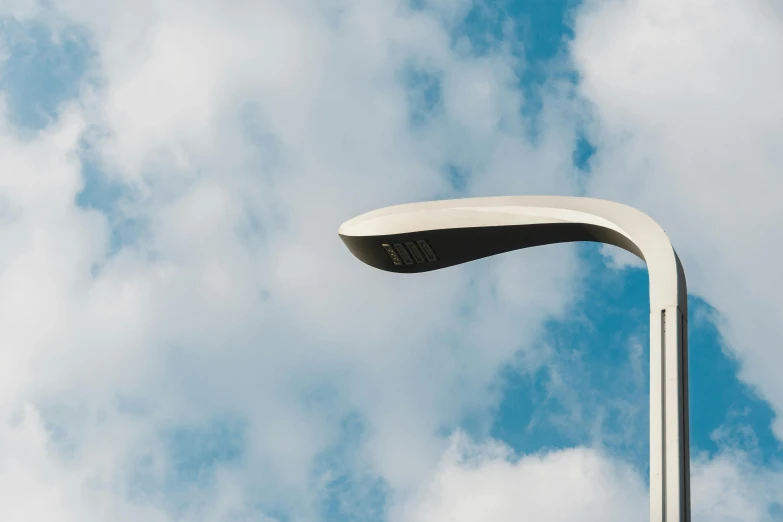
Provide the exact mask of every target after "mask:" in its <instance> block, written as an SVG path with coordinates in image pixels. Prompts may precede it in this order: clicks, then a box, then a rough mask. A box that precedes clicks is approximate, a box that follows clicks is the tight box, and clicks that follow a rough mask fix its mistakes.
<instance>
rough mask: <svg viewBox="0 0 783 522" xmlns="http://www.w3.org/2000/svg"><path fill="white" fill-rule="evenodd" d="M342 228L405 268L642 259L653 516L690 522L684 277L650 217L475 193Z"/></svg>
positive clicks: (612, 207) (362, 254)
mask: <svg viewBox="0 0 783 522" xmlns="http://www.w3.org/2000/svg"><path fill="white" fill-rule="evenodd" d="M339 235H340V238H341V239H342V240H343V242H344V243H345V245H346V246H347V247H348V248H349V250H350V251H351V252H352V253H353V254H354V255H355V256H356V257H357V258H359V259H360V260H362V261H363V262H365V263H366V264H368V265H370V266H373V267H375V268H379V269H381V270H386V271H390V272H398V273H417V272H426V271H431V270H437V269H440V268H445V267H448V266H453V265H457V264H460V263H466V262H469V261H472V260H474V259H479V258H483V257H487V256H491V255H495V254H500V253H503V252H509V251H511V250H517V249H520V248H529V247H533V246H539V245H547V244H553V243H567V242H574V241H593V242H600V243H608V244H611V245H615V246H618V247H620V248H623V249H625V250H627V251H629V252H631V253H633V254H635V255H636V256H638V257H640V258H641V259H643V260H644V261H645V262H646V264H647V269H648V272H649V276H650V520H651V522H690V455H689V431H688V422H689V416H688V348H687V330H688V329H687V324H688V322H687V316H688V311H687V289H686V285H685V274H684V272H683V270H682V266H681V264H680V261H679V259H678V257H677V254H676V252H675V251H674V249H673V248H672V245H671V242H670V241H669V238H668V236H667V235H666V233H665V232H664V231H663V229H662V228H661V227H660V226H659V225H658V224H657V223H656V222H655V221H653V220H652V219H651V218H650V217H649V216H647V215H646V214H644V213H642V212H640V211H638V210H636V209H634V208H631V207H628V206H626V205H622V204H619V203H615V202H611V201H603V200H597V199H589V198H574V197H561V196H516V197H494V198H470V199H458V200H444V201H431V202H425V203H411V204H407V205H398V206H394V207H387V208H383V209H380V210H376V211H373V212H369V213H367V214H363V215H361V216H358V217H356V218H354V219H351V220H349V221H346V222H345V223H343V225H342V226H341V227H340V230H339ZM406 245H407V246H406ZM411 245H414V246H411ZM427 248H428V249H429V252H427V253H424V249H427ZM417 254H418V255H417ZM422 254H423V255H422ZM425 256H426V259H422V258H423V257H425Z"/></svg>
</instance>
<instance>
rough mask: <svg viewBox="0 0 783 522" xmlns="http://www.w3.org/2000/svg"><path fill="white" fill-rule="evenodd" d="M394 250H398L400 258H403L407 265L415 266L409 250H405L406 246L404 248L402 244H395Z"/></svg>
mask: <svg viewBox="0 0 783 522" xmlns="http://www.w3.org/2000/svg"><path fill="white" fill-rule="evenodd" d="M394 248H395V249H396V250H397V253H398V254H400V257H402V260H403V261H404V262H405V264H406V265H412V264H413V259H411V255H410V254H409V253H408V251H407V250H405V247H404V246H402V245H401V244H400V243H394Z"/></svg>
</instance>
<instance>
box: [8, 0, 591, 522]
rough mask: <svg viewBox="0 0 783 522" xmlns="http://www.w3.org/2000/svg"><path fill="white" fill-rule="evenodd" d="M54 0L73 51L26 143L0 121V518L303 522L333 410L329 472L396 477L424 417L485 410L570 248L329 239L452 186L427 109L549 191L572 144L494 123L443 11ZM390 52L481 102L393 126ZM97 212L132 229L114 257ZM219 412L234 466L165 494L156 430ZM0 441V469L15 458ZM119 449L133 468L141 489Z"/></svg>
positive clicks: (496, 57) (499, 59) (395, 104)
mask: <svg viewBox="0 0 783 522" xmlns="http://www.w3.org/2000/svg"><path fill="white" fill-rule="evenodd" d="M53 5H54V7H55V10H54V11H51V10H47V9H44V8H41V9H42V10H41V11H40V12H38V13H37V15H36V16H38V19H40V20H42V21H44V22H46V23H48V24H50V25H51V26H52V27H53V28H54V30H59V29H61V28H62V27H67V26H69V25H73V26H76V27H78V28H79V29H80V30H81V31H83V32H84V33H85V34H86V35H87V38H88V40H89V41H90V42H91V45H93V47H94V51H95V52H96V59H95V61H94V62H92V69H91V70H90V72H89V73H88V75H87V77H86V78H85V80H88V81H89V83H86V84H85V85H84V86H83V89H82V91H81V94H80V97H79V99H78V100H76V101H75V102H74V103H72V104H70V105H68V106H66V107H63V108H62V110H61V112H60V114H59V115H58V116H57V118H56V123H55V124H53V125H52V126H51V127H50V128H47V129H44V130H43V131H41V132H40V133H39V134H37V135H33V136H32V137H30V138H29V139H28V138H25V139H23V138H20V137H19V135H18V132H17V129H14V128H12V127H10V126H8V125H7V124H6V125H5V126H4V127H3V132H2V135H1V137H0V139H2V145H3V151H4V154H3V156H2V158H3V162H4V163H3V168H2V175H3V183H2V189H1V190H2V192H1V193H2V197H3V198H4V199H3V201H4V207H3V208H4V209H5V208H7V209H10V210H9V211H8V212H5V211H4V221H3V225H2V226H3V234H4V237H9V238H14V240H13V241H10V240H6V241H4V246H3V256H2V261H1V262H2V266H3V270H2V276H0V294H1V295H2V297H0V306H2V312H3V314H2V318H1V319H0V321H2V326H3V328H2V329H1V330H0V336H2V337H0V345H2V346H10V347H11V349H9V350H5V351H3V352H2V353H3V358H4V359H5V360H4V361H3V363H4V364H3V372H4V376H7V377H8V378H7V379H6V380H5V381H4V382H3V387H2V393H3V395H2V397H0V413H2V414H3V419H11V418H12V417H13V415H14V414H15V413H14V412H17V411H19V410H20V408H23V407H24V405H25V404H29V405H30V406H29V408H28V411H29V412H30V413H29V414H28V417H26V418H29V419H37V420H35V423H34V424H30V426H33V427H31V428H29V429H26V431H24V430H23V431H21V432H20V431H18V430H17V431H13V430H14V429H16V428H10V427H6V429H8V430H11V431H10V432H9V433H13V434H15V435H14V436H15V437H18V439H17V440H19V441H20V442H19V444H27V442H24V441H23V440H22V439H25V438H35V442H29V444H30V445H31V446H30V448H32V449H31V450H30V451H31V453H30V454H31V455H32V454H34V455H35V457H34V458H35V459H38V460H37V461H36V462H40V463H41V465H40V466H39V467H35V466H30V467H28V468H27V471H26V473H25V481H26V482H25V481H22V480H20V481H19V484H18V488H19V489H15V490H13V491H15V492H18V494H17V495H15V497H16V500H17V502H16V503H15V504H14V505H13V506H11V505H9V506H8V507H7V509H9V510H10V509H15V510H16V511H6V512H2V511H0V518H2V519H4V520H13V519H14V518H13V517H15V516H19V515H18V513H28V514H30V515H31V516H32V515H34V514H35V513H33V511H32V509H33V507H32V506H31V504H33V503H34V500H33V499H34V498H36V497H35V496H36V495H37V494H38V492H39V491H47V492H48V493H46V494H43V493H41V494H42V495H44V498H45V499H46V501H42V502H40V504H39V506H38V507H40V509H42V510H49V511H46V512H43V511H42V512H41V513H39V515H38V516H40V518H41V519H46V520H58V518H56V517H59V520H71V519H78V520H84V519H85V517H86V516H87V515H86V513H91V514H92V515H91V516H93V517H94V518H95V519H96V520H98V519H106V518H111V519H117V520H123V517H125V518H128V519H140V518H143V519H149V520H167V519H169V518H170V517H172V516H174V515H176V514H177V511H182V512H184V513H185V515H186V516H187V517H192V518H193V519H194V520H196V519H208V520H222V519H224V518H228V517H230V516H234V515H236V514H237V513H240V514H242V513H244V515H243V516H247V517H248V518H252V517H256V518H253V519H257V516H258V514H257V513H256V514H253V513H251V512H249V511H248V510H249V509H250V508H251V507H252V506H259V507H260V509H261V511H264V510H266V511H267V512H268V513H267V514H269V513H273V512H277V511H279V510H282V511H283V512H286V513H288V514H290V515H291V516H294V517H295V518H296V517H298V518H300V519H302V520H310V519H315V518H317V516H316V514H317V512H318V509H319V506H318V501H319V499H320V498H322V497H323V494H324V490H323V481H324V480H325V478H326V477H325V476H319V475H318V473H316V472H314V469H315V468H314V465H315V463H316V462H317V460H318V458H320V457H321V456H322V455H323V454H324V453H325V452H328V451H330V449H331V448H333V447H334V445H335V444H337V443H338V442H339V441H340V439H341V437H342V436H343V433H342V431H341V426H340V423H341V422H342V420H343V419H344V418H345V417H346V416H348V415H350V414H354V413H358V414H359V416H360V417H361V418H362V421H363V423H364V425H365V430H364V434H363V436H361V437H360V438H359V440H358V442H357V446H356V447H355V448H351V450H350V453H351V454H352V455H354V456H355V459H356V463H355V464H354V465H353V467H355V468H356V469H355V470H354V469H348V472H349V473H364V474H367V475H368V476H371V477H381V478H382V479H384V480H385V481H386V483H387V484H388V485H389V486H390V487H392V488H393V490H394V491H395V492H399V493H405V492H409V491H413V490H415V488H416V485H417V484H418V483H419V482H420V481H421V480H424V479H426V476H427V474H428V472H429V470H431V469H432V466H433V465H435V463H436V462H437V458H438V456H439V455H440V453H441V450H442V447H443V442H442V440H441V437H440V435H439V432H440V430H442V429H444V428H448V427H449V426H452V425H454V423H456V422H457V421H458V420H459V419H460V417H461V416H462V415H464V414H466V413H468V412H473V411H481V410H482V409H484V408H485V407H486V406H487V405H488V404H490V403H491V402H492V401H493V400H494V395H493V393H492V392H490V391H489V390H488V389H487V386H488V384H489V383H490V382H491V381H492V379H493V378H494V375H495V372H496V370H497V368H498V367H499V366H500V365H501V364H503V363H504V362H505V361H507V360H509V358H510V357H511V355H512V354H513V353H514V352H515V351H516V350H517V349H519V348H520V346H522V347H525V346H530V345H531V344H532V341H533V340H534V339H535V338H536V335H537V333H538V332H539V330H540V326H541V323H542V321H543V320H544V319H545V318H547V317H549V316H550V315H552V314H558V313H561V312H562V310H563V309H564V306H565V304H566V303H567V301H568V298H569V292H570V290H571V285H570V284H569V280H570V278H571V277H572V276H573V274H574V271H575V257H574V255H573V251H572V250H569V249H561V250H560V251H559V255H554V256H553V255H546V253H525V254H524V262H525V263H527V266H528V267H530V266H534V267H535V271H533V270H529V269H528V270H524V267H517V266H514V267H512V266H511V263H512V258H509V259H507V260H505V261H502V262H501V261H497V262H495V261H487V262H485V263H484V266H483V267H482V269H481V270H479V269H477V268H476V267H465V268H457V269H453V270H450V271H448V272H444V273H442V274H431V275H430V276H429V277H427V278H424V277H421V278H397V277H394V276H392V275H388V274H387V275H385V276H384V275H383V274H378V273H377V272H374V271H371V270H370V269H368V268H367V267H364V266H363V265H361V264H359V263H358V262H356V260H355V259H353V258H352V257H350V254H349V253H347V252H346V251H345V249H344V247H343V246H342V245H341V244H340V242H339V239H338V237H337V234H336V231H337V227H338V225H339V224H340V222H341V221H342V220H344V219H347V218H349V217H352V216H353V215H356V214H358V213H360V212H362V211H365V210H369V209H371V208H373V207H376V206H380V205H384V204H391V203H397V202H402V201H408V200H415V199H426V198H432V197H442V196H444V195H450V194H453V193H454V192H453V189H452V188H451V187H450V186H449V184H448V182H447V181H446V180H445V179H444V177H443V176H442V174H441V172H440V170H441V168H442V167H443V165H444V163H445V162H446V161H447V160H448V158H449V157H450V155H451V154H452V151H453V149H454V146H455V145H456V143H454V142H453V141H452V142H449V143H448V145H445V143H446V142H447V140H444V139H442V133H443V130H444V129H445V125H444V123H443V122H444V121H461V125H462V127H463V131H462V132H463V135H462V137H458V138H459V139H460V140H461V141H460V143H463V144H467V143H469V137H470V136H472V135H482V136H483V139H484V140H485V142H484V145H482V146H474V147H472V148H471V150H470V153H469V154H467V155H465V156H463V159H465V160H466V161H467V162H468V163H470V162H471V160H472V159H473V158H475V160H474V163H476V164H479V163H480V162H479V160H481V162H485V163H489V164H491V165H492V166H493V168H494V169H497V170H498V171H500V170H502V169H503V165H504V164H511V163H512V162H517V161H523V162H525V161H528V160H529V162H530V163H535V164H537V165H539V166H541V167H542V168H545V167H546V166H547V165H553V167H554V168H553V169H548V170H554V171H556V172H557V175H555V176H549V177H545V176H540V175H539V173H535V175H531V176H528V175H526V174H525V175H524V176H520V177H519V178H517V180H516V183H522V184H524V182H525V181H524V180H525V179H528V180H529V183H530V185H531V186H535V187H546V186H551V187H553V188H552V189H551V190H556V189H555V188H554V187H557V186H560V185H563V184H564V181H563V179H566V178H567V176H569V175H570V172H571V167H570V165H568V164H566V163H563V162H562V161H561V160H560V158H561V157H563V156H568V155H569V154H570V145H571V144H570V143H569V142H568V140H556V141H554V142H553V143H555V144H556V146H555V147H548V148H546V147H545V148H541V149H539V148H537V147H535V146H533V145H531V144H529V143H527V141H526V139H525V138H524V134H523V133H522V131H521V130H520V129H522V128H523V127H524V122H522V121H517V122H516V123H514V122H513V120H514V118H515V117H514V116H510V115H509V114H506V115H505V116H504V117H505V118H506V119H507V120H508V121H510V122H511V124H510V125H508V126H507V127H506V130H502V129H500V128H498V125H497V122H498V119H499V118H500V116H501V115H502V114H503V113H507V112H509V111H510V110H512V109H515V108H518V104H519V103H520V102H519V98H518V96H517V95H516V94H515V91H514V88H513V87H512V86H511V85H510V84H509V82H510V80H511V77H510V73H509V71H510V70H511V68H512V66H513V63H512V62H513V60H514V59H513V58H512V57H511V56H510V55H508V54H507V53H504V52H501V51H498V52H497V53H494V52H493V53H490V54H489V55H487V56H474V55H472V54H470V53H467V54H466V53H465V52H464V51H461V52H460V53H459V54H458V53H456V52H455V51H454V50H453V49H451V48H450V47H449V44H448V42H449V38H448V33H447V26H444V25H442V24H443V23H446V22H444V20H447V21H448V23H452V22H453V19H451V18H449V17H452V16H455V15H454V13H451V14H449V15H448V16H446V17H445V18H441V17H440V15H439V14H438V13H436V12H429V11H428V12H413V11H410V10H408V9H407V8H404V7H403V6H396V7H395V6H393V5H392V4H388V3H385V2H378V3H371V2H360V3H351V2H344V3H339V2H338V3H334V4H329V5H325V4H321V3H319V4H318V5H314V4H307V3H301V4H300V3H290V2H281V3H265V4H263V5H262V4H258V3H254V2H247V3H242V2H239V3H230V4H225V3H208V2H199V3H191V4H188V5H187V6H186V5H184V4H181V3H165V2H156V3H154V4H152V3H143V2H141V3H140V2H130V3H126V4H123V3H114V4H106V3H103V2H98V3H95V2H89V1H75V0H74V1H66V0H63V1H60V2H54V3H53ZM3 14H4V15H6V16H8V15H9V12H8V11H6V12H5V13H3ZM10 14H11V15H13V14H14V13H13V12H12V13H10ZM34 14H35V13H34ZM449 20H450V21H449ZM412 65H413V66H424V67H427V68H428V69H430V70H431V71H433V72H434V73H435V74H436V75H438V76H441V77H443V78H446V79H456V78H464V77H466V75H467V76H469V77H470V78H471V81H472V82H473V84H474V85H475V86H478V87H482V86H483V87H482V88H485V87H486V88H487V89H489V90H488V91H487V93H488V94H492V93H500V94H502V104H500V105H498V104H496V102H495V101H493V99H492V98H493V96H485V97H483V98H481V99H476V98H475V95H474V93H473V91H470V92H454V93H453V94H450V95H449V97H448V100H449V101H448V103H446V108H445V113H444V114H443V115H442V116H439V117H437V118H436V119H435V120H433V121H431V122H430V123H428V124H426V125H425V126H424V127H423V128H419V129H418V130H415V131H414V130H413V129H412V128H411V127H410V126H409V125H408V111H409V110H410V107H409V105H408V97H407V87H408V86H407V85H406V83H405V79H404V78H405V75H404V72H405V70H406V68H407V67H410V66H412ZM449 81H452V80H449ZM450 92H451V91H450ZM557 132H558V133H559V132H560V131H559V130H557ZM82 140H84V141H85V142H86V144H87V145H89V146H90V147H92V150H93V152H97V153H98V155H99V158H100V159H101V162H100V163H101V165H100V166H101V167H102V168H103V171H104V174H105V175H106V176H110V177H112V178H113V179H114V180H115V181H120V182H122V183H125V184H127V190H126V192H125V194H124V195H123V197H122V198H121V199H120V201H118V202H117V203H116V204H114V205H113V207H112V210H111V214H110V215H106V214H103V213H101V212H97V211H87V210H85V209H82V208H80V207H77V206H76V204H75V196H76V194H77V193H78V192H79V191H80V190H81V188H82V184H83V183H84V181H83V179H82V175H81V167H82V165H81V162H80V159H83V158H84V157H85V155H84V154H85V153H84V152H83V151H82V145H83V141H82ZM494 141H497V142H499V143H502V144H503V145H502V147H501V149H502V154H500V153H496V152H495V150H494V149H493V147H492V146H490V145H491V144H492V142H494ZM466 149H467V147H466ZM118 219H119V220H122V219H133V220H135V221H136V222H137V223H138V225H139V230H140V234H139V237H138V238H137V239H136V240H135V242H133V243H132V244H125V245H122V246H121V248H120V249H119V251H118V252H116V253H111V252H112V251H111V250H110V246H111V237H110V234H111V230H110V226H109V224H110V223H112V222H114V221H115V220H118ZM6 235H7V236H6ZM516 256H517V257H516V258H514V259H513V263H514V265H516V264H518V263H520V262H522V257H523V255H522V254H517V255H516ZM512 257H513V256H512ZM470 281H475V282H476V287H477V288H480V289H481V290H479V291H477V292H476V291H474V290H472V289H471V288H470V287H469V286H468V282H470ZM496 289H497V291H496ZM538 296H541V297H542V299H539V298H538ZM466 298H469V299H470V302H471V304H472V308H471V309H470V310H468V311H467V312H466V311H464V310H462V309H461V308H460V306H459V303H460V302H463V301H464V300H465V299H466ZM520 318H522V319H521V320H520ZM455 324H456V325H458V326H457V327H455V326H454V325H455ZM529 360H530V361H533V364H539V363H540V362H541V358H535V357H531V358H530V359H529ZM226 413H230V414H234V415H237V416H239V417H240V418H242V419H244V420H245V421H246V422H247V430H248V431H247V433H246V434H245V440H246V441H247V445H246V447H245V448H244V450H245V453H244V455H243V459H242V466H241V467H240V468H239V469H229V467H226V466H222V465H219V466H218V470H217V471H216V477H217V478H216V479H215V480H216V482H215V484H214V485H213V487H212V488H211V489H210V490H209V491H208V492H204V491H194V492H191V493H189V494H187V493H186V494H180V493H175V492H171V493H170V494H168V493H167V491H166V488H167V487H168V486H166V484H167V483H166V480H167V479H166V476H167V475H166V473H168V472H169V471H170V466H171V463H168V462H167V460H166V459H167V454H168V450H167V449H166V447H165V445H163V443H162V442H161V441H160V432H161V430H163V429H165V428H166V427H167V426H177V425H178V424H187V425H199V424H202V423H204V422H207V421H209V420H211V419H212V418H213V417H215V416H219V415H222V414H226ZM4 422H5V421H4ZM9 422H10V421H9ZM29 422H33V421H32V420H29ZM4 426H6V425H5V424H4ZM9 426H10V425H9ZM33 428H34V429H33ZM31 440H32V439H31ZM19 447H21V446H19ZM8 448H9V449H8V451H9V452H11V453H7V454H6V453H5V452H6V449H5V448H4V449H3V450H0V451H1V452H2V453H0V458H3V457H5V458H6V459H8V458H10V456H11V455H18V456H17V457H14V460H13V462H14V463H15V464H14V466H15V467H6V468H0V477H2V478H0V480H1V481H2V482H3V483H8V484H10V483H14V482H15V481H16V478H15V477H16V476H17V474H18V473H19V471H18V470H19V469H20V467H24V466H25V458H26V457H24V456H23V455H26V454H25V453H23V452H22V453H16V451H17V450H16V449H15V448H16V446H14V447H11V446H8ZM19 455H21V456H19ZM401 455H405V456H406V457H405V458H402V457H401ZM30 458H33V457H30ZM138 462H150V464H149V468H150V469H147V468H145V470H146V471H144V473H146V475H143V477H142V478H139V477H138V476H137V475H138V474H139V473H140V471H139V470H138V469H137V467H138V466H139V464H138ZM144 477H146V478H144ZM139 480H146V481H147V482H148V483H145V484H146V485H145V486H144V487H145V488H147V490H145V491H146V493H144V496H143V499H142V500H139V499H138V498H136V497H134V495H137V493H134V491H135V490H134V487H136V488H138V487H141V486H139V485H138V484H136V483H137V482H138V481H139ZM96 484H97V485H96ZM96 490H97V491H96ZM169 497H171V498H169ZM172 503H173V504H172ZM177 503H180V504H181V505H178V504H177ZM96 506H98V507H100V509H99V508H98V507H96ZM222 506H228V507H225V509H224V508H223V507H222ZM92 508H95V509H92ZM0 509H3V508H2V507H0ZM276 510H277V511H276ZM2 515H7V516H2ZM28 520H29V518H28Z"/></svg>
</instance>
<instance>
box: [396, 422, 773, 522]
mask: <svg viewBox="0 0 783 522" xmlns="http://www.w3.org/2000/svg"><path fill="white" fill-rule="evenodd" d="M692 474H693V478H692V493H693V499H694V500H693V502H694V504H693V520H694V521H707V520H709V521H712V522H733V521H740V520H742V521H745V522H751V521H753V522H772V521H773V520H777V518H776V517H777V516H779V514H780V511H779V508H778V510H777V511H775V506H776V505H777V506H778V507H779V506H780V505H781V504H780V503H781V499H783V494H781V492H783V487H781V484H783V482H782V481H783V470H770V469H764V468H762V467H758V466H757V465H755V464H753V463H752V462H751V461H750V460H749V459H748V456H747V455H746V454H744V453H742V452H737V451H725V452H721V453H720V454H719V455H717V456H716V457H714V458H712V459H707V458H704V457H700V456H699V457H697V458H696V459H695V460H694V466H693V470H692ZM648 505H649V504H648V497H647V487H646V485H645V482H644V479H643V477H642V475H641V473H640V472H639V470H637V469H634V468H633V467H631V466H629V465H628V464H626V463H624V462H622V461H618V460H616V459H614V458H612V457H610V456H609V455H606V454H605V453H603V452H601V451H597V450H594V449H587V448H574V449H566V450H556V451H552V452H549V453H544V454H540V455H527V456H522V457H518V456H514V455H513V454H512V452H511V451H510V450H509V449H508V448H507V447H505V446H503V445H502V444H498V443H497V442H492V441H490V442H485V443H483V444H480V443H476V442H474V441H471V440H470V439H468V438H467V437H465V436H464V435H461V434H459V433H457V434H456V435H455V436H454V437H453V438H452V444H451V445H450V447H449V448H448V450H447V451H446V452H445V454H444V456H443V459H442V460H441V462H440V464H439V466H438V469H437V472H436V473H435V475H434V477H433V479H432V481H431V482H430V483H429V484H428V485H427V486H426V487H423V488H422V489H421V496H420V497H418V498H416V499H414V500H412V501H411V502H410V503H409V504H406V505H404V506H398V509H397V510H396V515H397V519H398V520H410V521H416V522H418V521H419V520H422V521H423V520H426V521H433V522H445V521H448V522H461V521H463V520H464V521H468V520H476V519H479V518H480V519H481V520H487V521H489V522H506V521H509V522H510V521H512V520H528V519H532V520H551V521H564V522H565V521H576V522H592V521H596V522H597V521H603V520H617V521H620V520H647V518H648V517H649V514H648V513H649V512H648V511H647V510H648ZM770 506H771V507H770Z"/></svg>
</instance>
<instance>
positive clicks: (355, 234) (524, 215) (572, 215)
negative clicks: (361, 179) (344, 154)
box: [339, 198, 641, 273]
mask: <svg viewBox="0 0 783 522" xmlns="http://www.w3.org/2000/svg"><path fill="white" fill-rule="evenodd" d="M567 199H574V198H567ZM520 200H524V202H527V203H533V204H532V205H520ZM546 200H547V198H474V199H463V200H447V201H433V202H426V203H413V204H407V205H397V206H394V207H387V208H383V209H380V210H376V211H373V212H369V213H367V214H363V215H361V216H358V217H356V218H354V219H351V220H349V221H346V222H345V223H343V225H342V226H341V227H340V230H339V235H340V238H341V239H342V240H343V242H344V243H345V245H346V246H347V247H348V249H349V250H350V251H351V252H352V253H353V254H354V255H355V256H356V257H357V258H358V259H360V260H361V261H363V262H364V263H366V264H368V265H370V266H372V267H375V268H378V269H381V270H386V271H389V272H399V273H416V272H428V271H431V270H437V269H439V268H445V267H448V266H453V265H457V264H461V263H466V262H469V261H473V260H475V259H480V258H484V257H488V256H492V255H495V254H501V253H504V252H510V251H512V250H518V249H521V248H529V247H533V246H540V245H547V244H552V243H566V242H573V241H600V242H605V243H611V244H615V245H618V246H621V247H622V248H625V249H627V250H630V251H631V252H633V253H634V254H636V255H639V256H641V253H640V251H639V249H638V248H637V247H636V245H635V244H633V243H632V242H631V241H629V240H628V239H627V238H626V237H625V235H623V234H622V231H620V230H618V229H617V227H616V225H614V224H613V223H612V222H610V221H608V220H605V219H602V218H599V217H597V216H594V215H591V214H587V213H584V212H579V211H576V210H566V209H557V208H554V209H553V208H550V207H547V206H541V205H539V206H536V205H535V203H536V202H538V203H539V204H541V203H544V202H545V201H546Z"/></svg>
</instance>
